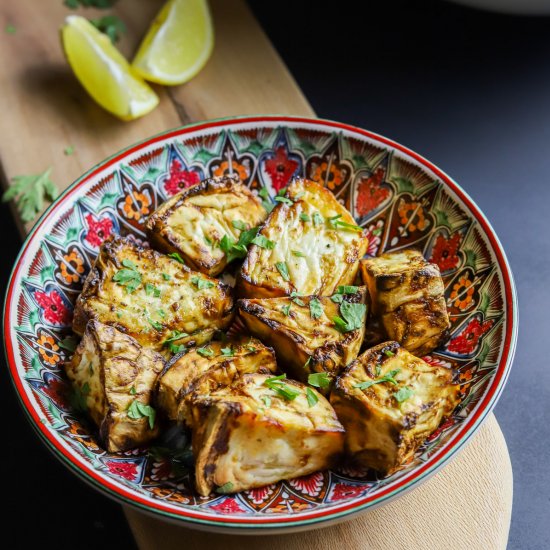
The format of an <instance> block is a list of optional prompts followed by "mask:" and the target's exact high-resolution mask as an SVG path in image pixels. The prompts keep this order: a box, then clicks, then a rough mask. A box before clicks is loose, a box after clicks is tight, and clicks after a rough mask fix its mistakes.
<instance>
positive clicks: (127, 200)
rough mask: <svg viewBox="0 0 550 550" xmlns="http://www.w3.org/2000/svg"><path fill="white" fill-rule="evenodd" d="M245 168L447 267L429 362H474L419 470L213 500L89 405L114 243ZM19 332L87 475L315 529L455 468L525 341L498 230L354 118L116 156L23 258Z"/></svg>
mask: <svg viewBox="0 0 550 550" xmlns="http://www.w3.org/2000/svg"><path fill="white" fill-rule="evenodd" d="M227 173H237V174H238V175H239V176H240V177H241V179H242V180H243V181H244V182H245V183H246V184H247V185H249V186H250V187H251V188H252V189H255V190H260V189H261V188H266V189H267V190H268V192H269V193H270V195H272V196H273V195H275V194H276V193H277V192H278V191H279V190H280V189H282V188H283V187H285V186H286V185H287V184H288V183H289V181H290V180H291V178H292V177H294V176H297V175H301V176H306V177H309V178H311V179H314V180H316V181H319V182H323V184H324V185H325V186H326V187H328V188H329V189H330V190H331V191H332V192H333V193H334V194H335V195H336V197H337V198H338V199H339V200H340V201H342V202H343V203H344V204H345V205H346V207H347V208H348V209H349V210H350V211H351V213H352V214H353V216H354V217H355V219H356V220H357V222H358V223H359V224H360V225H361V226H363V227H365V228H366V229H367V231H368V236H369V250H368V253H369V254H370V255H376V254H379V253H381V252H382V251H387V250H396V249H400V248H403V247H409V246H415V247H418V248H420V249H421V250H423V252H424V255H425V256H426V258H428V259H429V260H430V261H432V262H435V263H436V264H438V265H439V267H440V269H441V272H442V275H443V278H444V282H445V287H446V292H445V295H446V299H447V306H448V308H449V312H450V316H451V321H452V329H451V338H450V340H449V341H448V343H447V344H446V345H445V346H444V347H442V348H441V349H438V350H437V351H436V352H434V353H432V354H431V355H430V356H428V357H426V358H425V360H426V361H428V362H429V363H432V364H437V365H442V366H445V367H449V368H453V369H456V370H457V371H458V372H459V376H460V384H461V391H462V393H463V401H462V404H461V406H460V407H459V408H458V409H457V410H456V411H455V413H454V414H453V416H452V418H450V419H448V420H447V421H445V423H444V424H443V425H442V426H441V427H440V428H439V429H438V430H437V432H435V433H434V434H433V435H432V436H431V437H430V438H429V439H428V441H427V442H426V443H425V444H424V445H423V446H422V448H421V449H420V451H419V452H418V453H417V455H416V457H415V459H414V461H413V462H412V463H411V464H410V465H409V466H408V467H407V468H406V469H404V470H402V471H400V472H398V473H396V474H394V475H392V476H390V477H387V478H383V479H377V478H376V477H373V476H372V474H371V475H368V474H367V472H361V471H352V470H350V469H346V468H344V469H340V470H335V471H330V472H324V473H315V474H313V475H310V476H307V477H304V478H300V479H295V480H292V481H285V482H281V483H278V484H275V485H270V486H268V487H264V488H261V489H254V490H251V491H246V492H243V493H240V494H238V495H234V496H226V495H213V496H211V497H208V498H203V497H199V496H198V495H197V494H196V493H195V492H194V490H193V482H192V474H191V471H190V470H189V469H188V468H187V467H186V466H185V464H183V463H174V462H173V461H171V460H170V459H169V457H168V456H165V455H163V452H162V451H159V452H155V453H149V454H148V453H147V451H146V450H144V449H141V450H135V451H129V452H126V453H123V454H117V455H114V454H109V453H106V452H105V451H104V450H103V449H102V448H101V447H100V446H99V445H98V444H97V442H96V438H95V437H94V433H93V430H91V429H90V426H89V425H88V424H87V423H86V422H85V421H83V420H82V419H81V417H80V416H79V415H78V414H75V413H74V409H73V407H72V405H71V401H70V398H69V388H68V386H67V383H66V381H65V379H64V377H63V374H62V363H63V361H64V359H66V358H67V357H68V356H69V355H70V352H69V351H67V350H66V349H65V348H64V342H63V341H64V339H65V337H67V336H68V335H69V334H70V325H71V316H72V307H73V306H72V304H73V303H74V301H75V299H76V297H77V295H78V293H79V292H80V289H81V286H82V282H83V280H84V278H85V276H86V274H87V272H88V270H89V269H90V266H91V265H92V263H93V261H94V258H95V256H96V254H97V251H98V248H99V246H100V244H101V242H102V241H103V240H104V239H105V238H106V237H108V236H109V235H110V234H112V233H119V234H122V235H128V236H130V237H131V238H132V239H134V240H135V241H136V242H139V243H142V242H143V240H144V238H145V235H144V233H143V229H142V224H143V222H144V220H145V218H146V217H147V215H148V214H150V213H151V212H152V211H153V210H154V209H155V208H156V207H157V206H158V205H159V204H160V203H161V202H163V201H164V200H166V199H167V198H168V197H170V196H171V195H173V194H175V193H177V192H179V191H181V190H182V189H183V188H185V187H187V186H189V185H192V184H194V183H197V182H198V181H200V180H201V179H203V178H205V177H207V176H217V175H222V174H227ZM4 323H5V324H4V331H5V338H6V349H7V352H8V360H9V365H10V369H11V373H12V376H13V379H14V381H15V384H16V388H17V391H18V393H19V395H20V397H21V399H22V401H23V405H24V407H25V409H26V411H27V412H28V413H29V415H30V417H31V420H32V422H33V423H34V424H35V426H36V427H37V428H38V431H39V433H40V434H41V435H42V436H43V439H44V440H45V441H46V442H47V444H48V445H49V446H50V448H51V449H52V450H54V451H55V453H56V454H57V455H58V456H59V457H60V458H62V459H64V461H65V462H66V463H67V464H68V465H70V466H71V467H72V468H73V469H74V470H75V471H76V472H77V473H79V474H80V475H81V476H83V477H85V478H86V479H87V480H88V481H90V482H92V483H93V484H95V485H96V486H99V487H100V488H102V489H103V490H105V491H107V492H108V493H109V494H110V495H111V496H115V497H117V498H119V499H123V500H125V501H126V502H130V503H132V504H135V505H138V506H141V507H143V508H146V509H148V510H150V511H158V512H160V513H162V514H165V515H168V516H171V517H174V518H180V519H184V520H188V521H191V522H196V523H203V524H209V525H215V526H220V525H221V526H225V527H228V526H241V527H250V526H255V525H256V526H272V527H275V526H286V527H288V526H300V525H302V526H304V525H309V524H312V523H314V522H319V521H324V520H329V519H335V518H337V517H341V516H343V515H345V514H348V513H350V512H353V511H357V510H359V509H363V508H365V507H368V506H373V505H377V504H380V503H381V502H384V501H385V500H387V499H388V498H391V497H394V496H396V495H398V494H401V493H402V492H403V491H404V490H405V489H407V488H409V487H412V486H414V485H415V484H417V483H419V482H420V481H422V480H423V479H425V478H426V477H427V476H428V475H429V474H430V473H432V472H433V471H435V469H437V468H438V467H440V466H441V465H442V464H444V463H445V461H447V460H448V459H449V458H450V457H451V456H452V455H453V454H454V453H455V452H456V450H457V449H458V448H459V447H460V445H461V444H463V443H464V442H465V441H466V440H467V439H468V437H469V436H470V435H471V434H472V433H473V431H475V429H476V428H477V427H478V426H479V424H480V422H481V420H482V419H483V418H484V416H485V415H486V414H487V413H488V412H489V410H490V409H491V408H492V407H493V406H494V404H495V402H496V399H497V397H498V395H499V394H500V391H501V390H502V387H503V384H504V382H505V379H506V376H507V373H508V369H509V366H510V363H511V357H512V352H513V346H514V331H515V306H514V291H513V285H512V281H511V276H510V273H509V268H508V266H507V263H506V260H505V257H504V255H503V253H502V251H501V249H500V245H499V244H498V241H497V240H496V237H495V236H494V233H493V232H492V230H491V228H490V226H489V225H488V224H487V222H486V221H485V220H484V218H483V216H482V215H481V214H480V213H479V212H478V210H477V208H476V207H475V205H473V203H472V202H471V200H470V199H469V198H468V197H467V196H466V195H465V193H464V192H463V191H462V190H461V189H460V188H459V187H458V186H457V185H456V184H454V183H453V182H452V181H451V180H450V179H449V178H448V177H447V176H446V175H445V174H443V173H442V172H440V171H439V170H438V169H437V168H435V167H434V166H432V165H431V164H430V163H428V162H427V161H425V160H424V159H422V158H421V157H419V156H417V155H415V154H414V153H412V152H410V151H408V150H406V149H405V148H403V147H401V146H399V145H397V144H395V143H393V142H390V141H389V140H386V139H384V138H381V137H379V136H375V135H373V134H370V133H368V132H365V131H362V130H359V129H355V128H352V127H349V126H345V125H340V124H336V123H330V122H327V121H319V120H305V119H290V118H288V117H284V118H283V117H256V118H248V119H247V118H244V119H233V120H226V121H217V122H212V123H206V124H202V125H195V126H191V127H186V128H183V129H180V130H176V131H173V132H170V133H167V134H164V135H161V136H158V137H156V138H152V139H150V140H148V141H147V142H144V143H143V144H140V145H138V146H134V147H132V148H130V149H128V150H127V151H125V152H122V153H119V154H118V155H116V156H115V157H113V158H111V159H109V160H107V161H105V162H104V163H103V164H101V165H99V166H98V167H96V168H94V169H93V170H92V171H91V172H89V173H88V174H86V175H85V176H83V177H82V178H81V179H80V180H78V181H77V182H76V183H75V184H74V185H73V186H72V187H71V188H70V189H69V190H68V191H67V192H66V193H65V194H64V195H63V196H62V197H61V198H60V199H59V200H58V201H57V202H56V204H55V205H54V206H53V207H52V208H51V209H50V211H49V212H48V213H47V215H46V216H45V217H43V218H42V220H41V221H40V223H39V224H37V226H36V228H35V229H34V231H33V233H32V235H31V236H30V238H29V239H28V241H27V242H26V243H25V246H24V248H23V251H22V253H21V255H20V258H19V260H18V262H17V264H16V267H15V270H14V273H13V276H12V280H11V282H10V286H9V289H8V295H7V299H6V310H5V319H4Z"/></svg>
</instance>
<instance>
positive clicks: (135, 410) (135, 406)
mask: <svg viewBox="0 0 550 550" xmlns="http://www.w3.org/2000/svg"><path fill="white" fill-rule="evenodd" d="M126 414H127V415H128V416H129V417H130V418H132V419H133V420H139V419H140V418H148V419H149V428H151V430H152V429H153V428H154V427H155V417H156V415H157V412H156V411H155V409H153V407H151V406H150V405H146V404H145V403H142V402H141V401H138V400H137V399H134V400H133V401H132V403H131V404H130V406H129V407H128V410H127V413H126Z"/></svg>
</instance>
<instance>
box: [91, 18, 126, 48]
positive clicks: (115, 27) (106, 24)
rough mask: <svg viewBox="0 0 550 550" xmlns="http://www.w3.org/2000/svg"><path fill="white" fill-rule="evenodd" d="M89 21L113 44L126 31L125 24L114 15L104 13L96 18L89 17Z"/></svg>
mask: <svg viewBox="0 0 550 550" xmlns="http://www.w3.org/2000/svg"><path fill="white" fill-rule="evenodd" d="M90 23H91V24H92V25H93V26H94V27H95V28H96V29H97V30H98V31H100V32H102V33H104V34H106V35H107V36H108V37H109V38H110V39H111V42H112V43H113V44H114V43H115V42H118V40H119V38H120V36H121V35H122V34H124V33H125V32H126V25H125V24H124V22H123V21H122V20H121V19H120V18H119V17H117V16H116V15H104V16H103V17H98V18H96V19H90Z"/></svg>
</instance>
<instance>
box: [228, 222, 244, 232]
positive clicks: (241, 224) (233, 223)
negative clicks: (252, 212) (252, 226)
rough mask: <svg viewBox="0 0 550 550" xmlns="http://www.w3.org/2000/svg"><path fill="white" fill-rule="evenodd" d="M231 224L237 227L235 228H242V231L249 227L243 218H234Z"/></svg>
mask: <svg viewBox="0 0 550 550" xmlns="http://www.w3.org/2000/svg"><path fill="white" fill-rule="evenodd" d="M231 225H232V226H233V227H234V228H235V229H240V230H241V231H246V230H247V229H248V227H247V225H246V223H244V222H243V221H242V220H233V221H232V222H231Z"/></svg>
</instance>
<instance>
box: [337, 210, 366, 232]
mask: <svg viewBox="0 0 550 550" xmlns="http://www.w3.org/2000/svg"><path fill="white" fill-rule="evenodd" d="M341 217H342V214H340V215H338V216H333V217H332V218H329V222H330V225H332V227H334V228H335V229H345V230H347V231H357V232H359V233H362V232H363V228H362V227H359V226H358V225H355V224H353V223H348V222H343V221H342V220H341V219H340V218H341Z"/></svg>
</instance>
